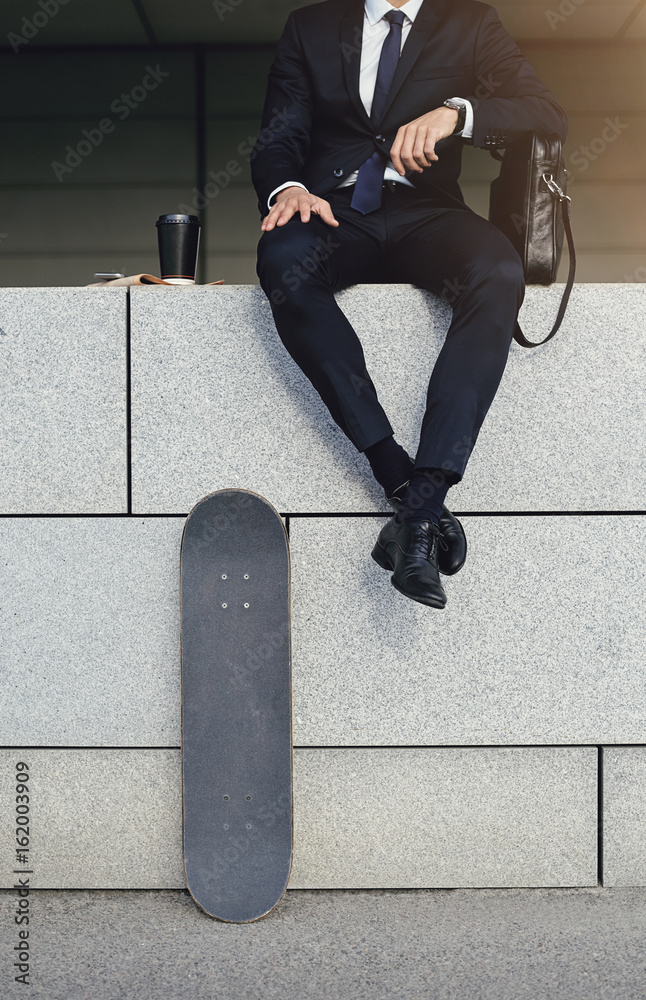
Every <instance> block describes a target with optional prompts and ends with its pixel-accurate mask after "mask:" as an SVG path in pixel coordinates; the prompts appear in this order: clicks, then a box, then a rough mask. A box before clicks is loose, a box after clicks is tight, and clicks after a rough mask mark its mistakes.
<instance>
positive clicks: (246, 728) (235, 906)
mask: <svg viewBox="0 0 646 1000" xmlns="http://www.w3.org/2000/svg"><path fill="white" fill-rule="evenodd" d="M180 600H181V658H182V806H183V838H184V870H185V874H186V883H187V886H188V889H189V892H190V893H191V895H192V897H193V899H194V900H195V902H196V903H197V904H198V906H200V907H201V908H202V909H203V910H204V911H205V912H206V913H208V914H210V915H211V916H213V917H217V918H218V919H220V920H226V921H231V922H235V923H244V922H248V921H252V920H258V919H259V918H260V917H262V916H264V915H265V914H267V913H269V911H270V910H272V909H273V908H274V907H275V906H276V904H277V903H278V902H279V901H280V899H281V898H282V896H283V895H284V892H285V889H286V888H287V882H288V879H289V873H290V869H291V860H292V709H291V617H290V559H289V542H288V539H287V533H286V530H285V527H284V524H283V521H282V519H281V517H280V515H279V514H278V512H277V511H276V510H275V508H274V507H272V505H271V504H270V503H268V501H267V500H265V499H264V497H261V496H259V495H258V494H257V493H252V492H251V491H249V490H239V489H225V490H219V491H218V492H216V493H212V494H210V495H209V496H207V497H205V498H204V499H202V500H201V501H200V502H199V503H198V504H196V506H195V507H194V508H193V510H192V511H191V513H190V514H189V516H188V518H187V520H186V524H185V526H184V533H183V536H182V550H181V569H180Z"/></svg>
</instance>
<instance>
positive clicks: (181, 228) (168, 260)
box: [156, 215, 202, 285]
mask: <svg viewBox="0 0 646 1000" xmlns="http://www.w3.org/2000/svg"><path fill="white" fill-rule="evenodd" d="M156 225H157V238H158V240H159V263H160V265H161V276H162V278H163V280H164V281H167V282H169V284H171V285H194V284H195V272H196V270H197V254H198V250H199V248H200V231H201V228H202V227H201V225H200V220H199V219H198V217H197V216H196V215H160V216H159V219H158V220H157V223H156Z"/></svg>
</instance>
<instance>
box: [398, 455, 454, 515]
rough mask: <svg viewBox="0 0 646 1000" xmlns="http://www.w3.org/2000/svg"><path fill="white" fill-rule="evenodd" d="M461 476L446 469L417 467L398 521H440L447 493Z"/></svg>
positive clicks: (405, 495)
mask: <svg viewBox="0 0 646 1000" xmlns="http://www.w3.org/2000/svg"><path fill="white" fill-rule="evenodd" d="M459 479H460V477H459V476H457V475H456V474H455V473H454V472H445V471H444V469H415V471H414V472H413V476H412V479H411V481H410V485H409V487H408V489H407V490H406V493H405V494H404V499H403V502H402V506H401V508H400V510H399V512H398V514H397V521H398V522H399V524H401V523H402V522H403V521H432V522H433V523H434V524H439V523H440V518H441V516H442V509H443V507H444V501H445V500H446V495H447V493H448V492H449V490H450V489H451V487H452V486H454V485H455V483H457V482H459Z"/></svg>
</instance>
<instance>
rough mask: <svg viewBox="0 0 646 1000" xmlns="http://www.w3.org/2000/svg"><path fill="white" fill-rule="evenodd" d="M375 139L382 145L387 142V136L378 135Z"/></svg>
mask: <svg viewBox="0 0 646 1000" xmlns="http://www.w3.org/2000/svg"><path fill="white" fill-rule="evenodd" d="M375 139H376V140H377V142H380V143H382V144H383V143H384V142H385V141H386V136H385V135H376V136H375Z"/></svg>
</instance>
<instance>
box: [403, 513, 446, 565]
mask: <svg viewBox="0 0 646 1000" xmlns="http://www.w3.org/2000/svg"><path fill="white" fill-rule="evenodd" d="M413 523H414V527H415V529H416V530H415V531H414V533H413V537H412V540H411V547H410V551H411V553H414V554H415V555H420V556H422V558H424V559H428V560H429V561H432V560H433V557H434V556H435V554H436V552H437V548H438V545H439V546H440V547H441V548H442V549H444V551H445V552H446V551H447V550H448V545H447V544H446V542H445V541H444V538H443V536H442V532H441V531H440V528H439V525H437V524H434V523H433V521H418V522H413Z"/></svg>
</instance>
